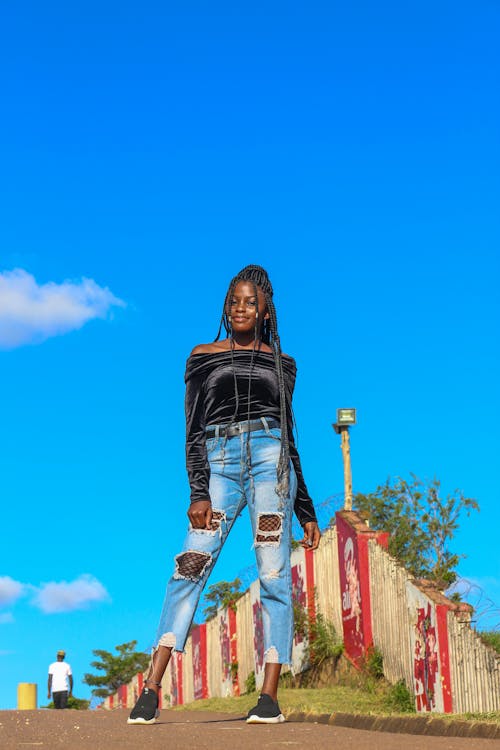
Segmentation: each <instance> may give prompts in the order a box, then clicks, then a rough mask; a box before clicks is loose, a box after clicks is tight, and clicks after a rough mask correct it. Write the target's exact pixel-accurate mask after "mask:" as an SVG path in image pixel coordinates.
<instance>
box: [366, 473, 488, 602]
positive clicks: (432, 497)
mask: <svg viewBox="0 0 500 750" xmlns="http://www.w3.org/2000/svg"><path fill="white" fill-rule="evenodd" d="M411 477H412V479H411V481H407V480H405V479H401V478H400V477H397V478H396V479H395V480H394V481H392V480H391V479H390V478H389V479H388V480H387V482H386V483H385V484H383V485H379V486H378V487H377V489H376V490H375V492H371V493H370V494H368V495H363V494H361V493H358V494H356V495H355V497H354V501H353V505H354V507H355V508H356V509H357V510H358V511H359V512H361V513H362V514H363V515H365V516H366V517H367V518H368V520H369V523H370V526H371V527H372V528H373V529H380V530H383V531H388V532H389V533H390V539H389V552H390V553H391V555H393V556H394V557H395V558H396V559H397V560H399V561H400V562H402V563H403V564H404V566H405V567H406V569H407V570H408V571H409V572H410V573H412V574H413V575H414V576H415V577H416V578H427V579H429V580H432V581H435V582H436V583H437V585H438V586H439V588H441V589H443V590H444V589H446V588H448V587H449V586H450V585H451V584H452V583H453V582H454V581H455V580H456V578H457V573H456V567H457V565H458V563H459V561H460V559H461V558H462V557H464V555H458V554H455V553H453V552H451V550H450V548H449V545H450V542H451V540H452V539H453V536H454V534H455V532H456V530H457V529H458V526H459V523H458V521H459V517H460V515H461V513H462V512H463V511H465V512H466V514H467V516H469V515H470V513H471V511H472V510H479V505H478V503H477V502H476V500H473V499H472V498H470V497H465V496H464V494H463V492H462V491H461V490H455V491H454V492H453V493H452V494H449V495H447V496H446V497H443V496H442V495H441V483H440V481H439V480H438V479H434V480H433V481H432V482H423V481H421V480H420V479H419V478H418V477H416V476H415V475H414V474H412V475H411Z"/></svg>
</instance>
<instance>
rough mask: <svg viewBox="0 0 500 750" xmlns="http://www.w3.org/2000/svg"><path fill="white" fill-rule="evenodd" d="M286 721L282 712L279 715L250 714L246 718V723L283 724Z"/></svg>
mask: <svg viewBox="0 0 500 750" xmlns="http://www.w3.org/2000/svg"><path fill="white" fill-rule="evenodd" d="M284 721H286V719H285V717H284V716H283V714H280V715H279V716H257V714H252V715H251V716H249V717H248V719H247V724H283V722H284Z"/></svg>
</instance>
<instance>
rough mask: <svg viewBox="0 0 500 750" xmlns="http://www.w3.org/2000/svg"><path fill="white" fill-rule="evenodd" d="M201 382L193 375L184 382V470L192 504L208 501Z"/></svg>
mask: <svg viewBox="0 0 500 750" xmlns="http://www.w3.org/2000/svg"><path fill="white" fill-rule="evenodd" d="M203 381H204V377H203V376H202V375H195V374H191V375H190V376H189V377H188V378H187V380H186V398H185V410H186V468H187V473H188V479H189V486H190V487H191V502H192V503H195V502H197V501H198V500H210V495H209V491H208V486H209V480H210V464H209V463H208V458H207V449H206V445H205V413H204V397H203Z"/></svg>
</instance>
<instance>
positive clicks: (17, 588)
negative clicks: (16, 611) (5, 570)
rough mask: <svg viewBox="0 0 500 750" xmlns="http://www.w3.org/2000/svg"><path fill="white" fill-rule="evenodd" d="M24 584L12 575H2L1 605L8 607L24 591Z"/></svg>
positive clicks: (0, 587) (0, 580)
mask: <svg viewBox="0 0 500 750" xmlns="http://www.w3.org/2000/svg"><path fill="white" fill-rule="evenodd" d="M24 588H25V587H24V584H22V583H20V582H19V581H14V579H13V578H10V576H0V607H8V606H9V605H11V604H13V603H14V602H15V601H17V600H18V599H19V598H20V597H21V596H22V595H23V593H24Z"/></svg>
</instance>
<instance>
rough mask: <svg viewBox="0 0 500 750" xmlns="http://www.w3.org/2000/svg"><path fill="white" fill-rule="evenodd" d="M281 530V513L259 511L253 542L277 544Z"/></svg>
mask: <svg viewBox="0 0 500 750" xmlns="http://www.w3.org/2000/svg"><path fill="white" fill-rule="evenodd" d="M282 532H283V514H282V513H259V518H258V521H257V534H256V536H255V544H256V545H257V544H279V542H280V540H281V534H282Z"/></svg>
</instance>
